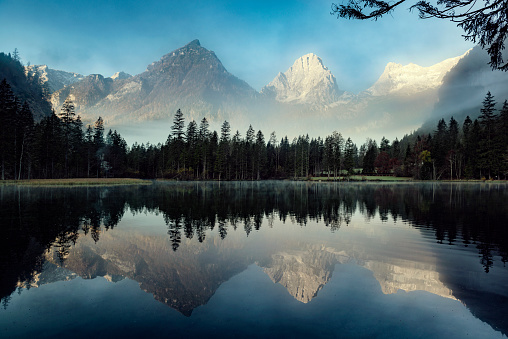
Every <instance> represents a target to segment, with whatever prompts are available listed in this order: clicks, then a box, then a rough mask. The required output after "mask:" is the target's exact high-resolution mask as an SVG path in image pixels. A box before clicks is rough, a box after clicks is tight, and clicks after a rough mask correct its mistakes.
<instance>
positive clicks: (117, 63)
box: [0, 0, 473, 92]
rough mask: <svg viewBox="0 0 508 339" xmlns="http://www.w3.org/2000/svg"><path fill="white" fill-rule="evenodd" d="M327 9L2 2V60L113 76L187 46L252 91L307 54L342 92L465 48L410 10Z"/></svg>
mask: <svg viewBox="0 0 508 339" xmlns="http://www.w3.org/2000/svg"><path fill="white" fill-rule="evenodd" d="M331 3H332V0H312V1H263V0H257V1H250V0H244V1H227V0H222V1H191V0H187V1H154V0H143V1H140V0H136V1H131V0H124V1H112V0H86V1H76V0H65V1H63V0H62V1H57V0H44V1H40V0H39V1H30V0H0V22H1V23H2V29H1V30H0V51H2V52H12V51H13V50H14V48H18V50H19V52H20V55H21V58H22V61H23V62H24V63H27V62H30V63H31V64H47V65H49V66H50V67H51V68H54V69H60V70H65V71H72V72H77V73H82V74H84V75H88V74H92V73H100V74H103V75H104V76H111V75H112V74H113V73H115V72H117V71H125V72H127V73H130V74H133V75H135V74H138V73H141V72H143V71H144V70H145V69H146V66H147V65H148V64H150V63H152V62H153V61H156V60H159V59H160V57H161V56H162V55H164V54H166V53H169V52H171V51H173V50H175V49H177V48H179V47H182V46H183V45H185V44H187V43H188V42H190V41H191V40H193V39H199V40H200V42H201V45H202V46H203V47H205V48H207V49H210V50H213V51H214V52H215V54H216V55H217V56H218V57H219V59H220V60H221V61H222V63H223V64H224V66H225V67H226V69H227V70H228V71H229V72H231V73H232V74H234V75H235V76H237V77H239V78H240V79H242V80H245V81H246V82H247V83H249V84H250V85H251V86H252V87H254V88H255V89H256V90H260V89H261V88H262V87H263V86H264V85H266V84H267V83H269V82H270V81H271V80H272V79H273V78H274V77H275V76H276V75H277V73H278V72H280V71H281V72H285V71H286V70H287V69H288V68H289V67H290V66H291V65H292V64H293V62H294V61H295V60H296V59H297V58H299V57H300V56H302V55H304V54H307V53H310V52H313V53H315V54H317V55H318V56H320V57H321V59H322V60H323V62H324V64H325V65H326V66H327V67H328V68H329V69H330V70H331V71H332V73H333V74H334V75H335V77H336V78H337V81H338V84H339V87H340V88H341V89H343V90H347V91H351V92H358V91H361V90H364V89H367V88H368V87H370V86H371V85H372V84H373V83H374V82H375V81H376V80H377V78H378V77H379V76H380V75H381V73H382V72H383V69H384V67H385V65H386V64H387V63H388V62H390V61H393V62H398V63H401V64H407V63H410V62H413V63H416V64H419V65H422V66H430V65H432V64H435V63H437V62H439V61H442V60H444V59H446V58H450V57H455V56H458V55H461V54H463V53H464V52H465V51H467V50H468V49H469V48H471V47H473V44H472V43H467V42H465V41H464V40H463V38H462V37H461V34H462V33H463V31H462V30H461V29H459V28H457V27H456V26H455V25H454V24H453V23H450V22H447V21H443V20H437V19H432V20H420V19H418V15H417V13H416V12H413V13H410V12H409V10H408V7H409V6H410V4H407V5H405V4H404V5H403V6H402V7H401V8H399V9H397V10H396V11H395V12H394V13H393V15H392V16H387V17H386V18H383V19H381V20H379V21H377V22H375V21H365V22H358V21H349V20H345V19H337V18H336V17H335V16H333V15H330V10H331Z"/></svg>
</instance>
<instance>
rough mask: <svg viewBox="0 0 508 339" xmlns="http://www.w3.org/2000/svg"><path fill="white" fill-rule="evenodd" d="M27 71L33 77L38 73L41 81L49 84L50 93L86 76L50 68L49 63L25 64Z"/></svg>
mask: <svg viewBox="0 0 508 339" xmlns="http://www.w3.org/2000/svg"><path fill="white" fill-rule="evenodd" d="M25 72H26V73H27V74H29V75H30V76H32V77H33V76H34V75H35V74H36V73H37V75H38V76H39V80H40V81H41V83H43V84H44V83H46V84H47V85H48V89H49V91H50V93H53V92H56V91H58V90H60V89H62V88H64V87H65V86H68V85H72V84H73V83H75V82H78V81H80V80H83V79H84V76H83V75H81V74H78V73H72V72H65V71H58V70H55V69H51V68H49V67H48V66H47V65H30V66H25Z"/></svg>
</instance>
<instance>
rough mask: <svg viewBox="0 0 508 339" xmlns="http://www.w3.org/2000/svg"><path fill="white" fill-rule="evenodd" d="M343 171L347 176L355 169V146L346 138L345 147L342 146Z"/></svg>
mask: <svg viewBox="0 0 508 339" xmlns="http://www.w3.org/2000/svg"><path fill="white" fill-rule="evenodd" d="M344 152H345V156H344V169H345V170H346V171H347V173H348V175H351V174H354V168H355V144H354V143H353V141H352V140H351V138H347V141H346V145H345V146H344Z"/></svg>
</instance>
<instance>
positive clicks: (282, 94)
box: [261, 53, 341, 105]
mask: <svg viewBox="0 0 508 339" xmlns="http://www.w3.org/2000/svg"><path fill="white" fill-rule="evenodd" d="M261 91H262V93H264V94H268V95H273V96H275V99H276V100H277V101H280V102H286V103H295V104H308V105H322V104H325V105H326V104H330V103H332V102H335V101H337V99H338V98H339V96H340V94H341V92H340V91H339V88H338V86H337V81H336V80H335V77H334V76H333V74H332V72H331V71H330V70H329V69H328V68H327V67H326V66H325V65H324V64H323V61H322V60H321V58H320V57H318V56H317V55H315V54H314V53H309V54H306V55H304V56H302V57H300V58H298V59H297V60H296V61H295V62H294V64H293V66H291V67H290V68H289V69H288V70H287V71H286V72H285V73H279V74H277V76H276V77H275V79H273V81H272V82H270V83H269V84H268V85H267V86H265V87H264V88H263V89H262V90H261Z"/></svg>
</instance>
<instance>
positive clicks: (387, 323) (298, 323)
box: [0, 264, 502, 338]
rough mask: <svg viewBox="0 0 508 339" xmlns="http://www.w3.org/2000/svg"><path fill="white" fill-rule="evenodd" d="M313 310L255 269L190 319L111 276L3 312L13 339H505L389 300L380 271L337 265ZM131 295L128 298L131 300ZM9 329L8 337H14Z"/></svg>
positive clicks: (400, 298) (403, 297)
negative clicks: (377, 275) (64, 338)
mask: <svg viewBox="0 0 508 339" xmlns="http://www.w3.org/2000/svg"><path fill="white" fill-rule="evenodd" d="M334 275H335V277H334V279H332V280H331V281H330V282H329V283H328V284H327V285H326V286H325V287H324V288H323V290H322V291H321V292H320V294H319V295H318V296H317V297H316V298H315V299H314V300H313V301H312V302H310V303H308V304H303V303H300V302H298V301H296V300H295V299H293V298H292V297H291V296H290V295H288V294H287V293H286V291H285V290H284V288H283V287H282V286H280V285H279V284H273V282H272V281H271V280H270V279H269V278H268V277H267V276H266V274H264V273H263V270H262V269H261V268H259V267H258V266H256V265H251V266H249V267H248V268H247V270H245V271H244V272H242V273H240V274H238V275H236V276H234V277H233V278H231V279H230V280H229V281H227V282H225V283H223V284H222V285H221V287H220V288H219V289H218V290H217V292H216V293H215V295H214V296H213V297H212V298H211V299H210V301H209V302H208V303H207V304H206V305H203V306H201V307H198V308H197V309H196V310H195V312H194V313H193V315H192V316H191V317H185V316H183V315H181V314H180V313H178V312H177V311H175V310H173V309H171V308H169V307H166V306H164V305H163V304H161V303H159V302H156V301H155V300H153V298H152V296H151V295H150V294H148V293H145V292H143V291H142V290H140V289H139V286H138V284H137V283H136V282H134V281H132V280H128V279H126V280H122V281H120V282H117V283H110V282H108V281H106V280H105V279H103V278H96V279H93V280H83V279H81V278H77V279H75V280H73V281H68V282H57V283H54V284H49V285H44V286H41V287H40V288H37V289H31V290H30V291H24V292H23V293H21V295H19V296H18V295H16V296H14V297H13V300H12V304H11V306H9V308H8V309H7V310H2V311H1V314H2V317H1V318H0V324H1V328H2V329H3V332H4V333H6V334H7V335H6V336H3V337H5V338H7V337H10V336H12V337H30V336H34V337H55V336H57V335H64V334H68V333H72V335H73V337H88V336H95V337H168V336H176V337H204V336H207V337H210V336H218V335H220V336H224V335H226V336H227V337H235V336H236V337H291V338H295V337H302V338H304V337H305V338H309V337H336V336H340V337H385V338H397V337H399V338H402V337H403V338H409V337H421V338H430V337H434V338H435V337H442V338H464V337H470V338H496V337H502V335H501V334H500V333H499V332H495V331H494V330H493V329H492V328H491V327H490V326H488V325H487V324H485V323H483V322H481V321H480V320H478V319H476V318H475V317H473V316H472V315H471V313H470V312H469V311H468V310H467V309H466V308H465V307H464V306H463V305H462V304H461V303H460V302H458V301H455V300H451V299H445V298H440V297H438V296H436V295H433V294H430V293H428V292H411V293H406V292H402V291H399V292H398V293H396V294H389V295H385V294H383V293H382V292H381V290H380V287H379V283H378V282H377V281H376V280H375V279H374V277H373V276H372V273H371V272H370V271H368V270H366V269H364V268H361V267H359V266H356V265H351V264H346V265H337V267H336V269H335V272H334ZM126 296H128V297H126ZM6 331H8V332H6Z"/></svg>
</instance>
